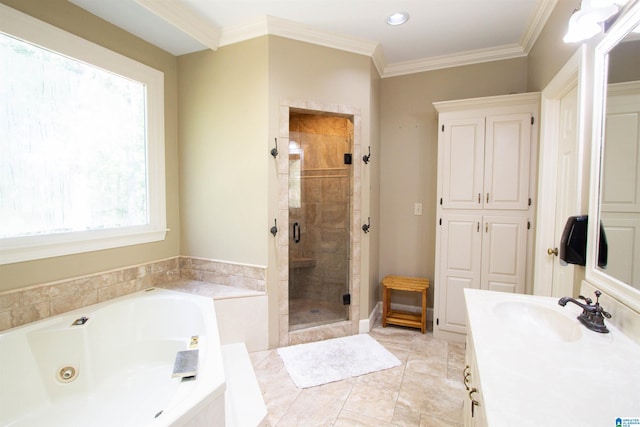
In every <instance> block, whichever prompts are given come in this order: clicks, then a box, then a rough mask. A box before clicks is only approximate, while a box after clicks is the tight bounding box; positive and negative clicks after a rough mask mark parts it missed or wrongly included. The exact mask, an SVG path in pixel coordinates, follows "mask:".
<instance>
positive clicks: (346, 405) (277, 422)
mask: <svg viewBox="0 0 640 427" xmlns="http://www.w3.org/2000/svg"><path fill="white" fill-rule="evenodd" d="M431 330H432V329H431V325H428V332H427V333H426V334H421V333H420V331H418V330H416V329H409V328H401V327H395V326H388V327H387V328H383V327H382V326H381V325H380V324H379V322H377V323H376V325H374V327H373V329H372V331H371V333H370V335H371V336H372V337H373V338H375V339H376V340H377V341H378V342H379V343H380V344H382V345H383V346H384V347H386V348H387V350H389V351H391V352H392V353H393V354H395V355H396V357H397V358H398V359H400V360H401V361H402V365H400V366H398V367H395V368H392V369H387V370H384V371H379V372H374V373H371V374H366V375H362V376H360V377H355V378H350V379H346V380H343V381H338V382H334V383H329V384H325V385H322V386H318V387H313V388H308V389H298V388H297V387H296V386H295V385H294V384H293V382H292V381H291V379H290V378H289V374H288V373H287V371H286V369H285V368H284V365H283V363H282V360H281V359H280V356H279V355H278V353H277V351H276V350H267V351H261V352H254V353H251V360H252V363H253V367H254V370H255V373H256V376H257V377H258V382H259V383H260V387H261V389H262V394H263V397H264V400H265V403H266V405H267V410H268V415H267V419H266V420H265V421H264V422H263V424H262V427H284V426H296V427H298V426H305V427H306V426H349V427H352V426H375V427H385V426H412V427H413V426H415V427H444V426H447V427H457V426H462V402H463V398H464V396H465V395H464V387H463V384H462V370H463V369H464V344H457V343H448V342H446V341H440V340H437V339H435V338H434V337H433V334H432V332H430V331H431Z"/></svg>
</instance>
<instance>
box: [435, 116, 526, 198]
mask: <svg viewBox="0 0 640 427" xmlns="http://www.w3.org/2000/svg"><path fill="white" fill-rule="evenodd" d="M532 117H533V114H532V113H515V114H505V115H499V116H489V117H480V118H478V117H471V118H468V119H464V118H463V119H447V118H441V120H440V132H441V134H442V135H441V138H440V142H439V143H438V149H439V150H442V164H441V165H439V167H441V168H442V200H441V205H442V207H443V208H444V209H521V210H527V208H528V207H529V157H530V156H529V153H530V150H531V119H532Z"/></svg>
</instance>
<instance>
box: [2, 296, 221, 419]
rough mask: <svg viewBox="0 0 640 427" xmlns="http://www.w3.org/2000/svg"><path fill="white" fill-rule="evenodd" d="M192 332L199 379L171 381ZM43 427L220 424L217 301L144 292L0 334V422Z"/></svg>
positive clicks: (175, 379) (174, 379) (219, 357)
mask: <svg viewBox="0 0 640 427" xmlns="http://www.w3.org/2000/svg"><path fill="white" fill-rule="evenodd" d="M82 317H86V318H87V319H88V320H87V321H86V322H85V323H84V324H79V325H72V323H73V322H74V321H75V320H76V319H81V318H82ZM78 323H82V321H80V322H78ZM192 336H197V337H198V338H197V348H198V350H199V358H198V359H199V363H198V370H197V375H196V376H195V378H192V379H181V378H173V377H172V372H173V365H174V362H175V359H176V354H177V352H179V351H181V350H186V349H188V348H189V346H191V345H193V343H192ZM44 425H46V426H65V427H66V426H110V427H111V426H136V427H138V426H149V427H152V426H153V427H155V426H224V425H225V372H224V366H223V359H222V352H221V348H220V340H219V337H218V330H217V322H216V316H215V310H214V306H213V301H212V300H211V299H210V298H204V297H200V296H196V295H189V294H185V293H182V292H176V291H171V290H166V289H158V288H150V289H147V290H145V291H140V292H137V293H134V294H130V295H127V296H124V297H121V298H116V299H113V300H110V301H107V302H104V303H100V304H96V305H92V306H89V307H85V308H82V309H79V310H75V311H72V312H69V313H65V314H63V315H60V316H57V317H53V318H49V319H45V320H42V321H39V322H35V323H31V324H28V325H25V326H21V327H17V328H13V329H10V330H8V331H5V332H4V333H1V334H0V426H11V427H17V426H20V427H22V426H44Z"/></svg>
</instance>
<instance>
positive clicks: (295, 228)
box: [293, 222, 300, 243]
mask: <svg viewBox="0 0 640 427" xmlns="http://www.w3.org/2000/svg"><path fill="white" fill-rule="evenodd" d="M293 241H294V243H298V242H300V224H298V223H297V222H294V223H293Z"/></svg>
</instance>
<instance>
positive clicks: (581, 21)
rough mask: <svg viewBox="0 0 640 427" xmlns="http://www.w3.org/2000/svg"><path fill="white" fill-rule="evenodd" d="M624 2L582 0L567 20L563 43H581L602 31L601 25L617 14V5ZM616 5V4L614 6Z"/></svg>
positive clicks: (618, 8) (618, 7)
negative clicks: (567, 26) (567, 27)
mask: <svg viewBox="0 0 640 427" xmlns="http://www.w3.org/2000/svg"><path fill="white" fill-rule="evenodd" d="M624 2H625V1H624V0H623V1H615V0H582V2H581V4H580V9H577V10H575V11H574V12H573V15H571V18H569V29H568V31H567V34H566V35H565V36H564V39H563V41H564V42H565V43H575V42H581V41H583V40H588V39H590V38H591V37H593V36H595V35H596V34H599V33H601V32H602V31H603V29H604V28H603V23H604V22H605V21H606V20H607V19H609V18H611V17H612V16H613V15H615V14H616V13H618V10H620V6H619V5H618V4H619V3H624ZM616 3H618V4H616Z"/></svg>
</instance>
